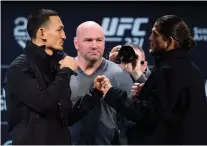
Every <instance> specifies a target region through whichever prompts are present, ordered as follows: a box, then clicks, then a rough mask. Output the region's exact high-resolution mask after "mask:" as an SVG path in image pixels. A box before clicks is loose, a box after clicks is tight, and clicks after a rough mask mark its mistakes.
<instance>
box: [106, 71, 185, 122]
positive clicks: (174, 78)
mask: <svg viewBox="0 0 207 146" xmlns="http://www.w3.org/2000/svg"><path fill="white" fill-rule="evenodd" d="M181 77H182V76H181ZM181 77H180V76H179V74H178V73H174V72H173V71H171V72H170V73H169V71H167V72H162V73H160V78H159V80H158V81H156V90H155V91H153V89H152V90H151V91H149V92H150V94H148V95H149V97H142V95H144V94H140V95H139V97H138V100H137V101H136V102H134V101H132V100H131V99H130V98H127V94H126V92H124V91H122V90H120V89H116V88H113V87H112V88H111V89H110V90H109V91H108V92H107V94H106V95H105V98H104V99H105V101H106V103H108V104H109V105H110V106H112V107H113V108H114V109H115V110H117V111H119V112H120V113H121V114H123V115H124V116H125V117H126V118H128V119H129V120H132V121H135V122H141V121H140V120H142V121H148V122H153V121H154V120H157V119H158V118H159V117H162V120H163V121H165V122H167V123H169V122H174V123H175V122H180V121H181V119H182V117H184V115H185V114H186V110H187V92H188V91H187V90H186V89H185V88H183V85H182V83H181V82H180V81H181ZM155 94H156V95H155ZM153 96H156V98H157V99H156V98H154V97H153ZM140 99H141V100H140ZM175 109H176V110H177V112H175V111H174V110H175Z"/></svg>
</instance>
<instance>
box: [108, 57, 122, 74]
mask: <svg viewBox="0 0 207 146" xmlns="http://www.w3.org/2000/svg"><path fill="white" fill-rule="evenodd" d="M106 61H107V62H108V66H107V69H108V70H110V71H112V72H115V73H122V72H124V70H123V69H122V68H121V67H120V66H119V65H118V64H116V63H114V62H112V61H110V60H106Z"/></svg>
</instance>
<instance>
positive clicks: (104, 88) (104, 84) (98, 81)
mask: <svg viewBox="0 0 207 146" xmlns="http://www.w3.org/2000/svg"><path fill="white" fill-rule="evenodd" d="M111 87H112V85H111V83H110V81H109V79H108V78H107V77H106V76H104V75H102V76H97V77H96V78H95V79H94V88H96V89H97V90H99V91H100V92H102V93H103V95H104V96H105V95H106V93H107V92H108V90H109V89H110V88H111Z"/></svg>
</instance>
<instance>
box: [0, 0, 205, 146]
mask: <svg viewBox="0 0 207 146" xmlns="http://www.w3.org/2000/svg"><path fill="white" fill-rule="evenodd" d="M1 6H2V13H1V14H2V17H1V18H2V19H1V22H2V23H1V33H2V34H1V36H2V38H1V49H2V50H1V54H2V60H1V82H2V81H3V79H4V76H5V73H6V70H7V67H8V65H9V64H10V63H11V61H12V60H13V59H14V58H16V57H17V56H18V55H20V54H21V53H22V52H23V48H24V46H25V41H26V40H28V39H29V38H28V35H27V32H26V25H27V16H28V15H29V14H30V12H31V11H32V10H35V9H39V8H49V9H53V10H56V11H57V12H58V13H59V14H60V17H61V18H62V21H63V24H64V25H65V32H66V36H67V40H66V42H65V51H66V52H67V53H68V54H69V55H71V56H76V51H75V48H74V45H73V37H74V36H75V31H76V27H77V26H78V25H79V24H80V23H82V22H84V21H88V20H93V21H96V22H97V23H99V24H100V25H101V26H102V27H103V28H104V31H105V36H106V49H105V55H107V54H108V52H109V51H110V50H111V48H112V47H113V46H115V45H118V44H125V43H126V42H129V43H130V42H131V43H136V44H138V45H140V46H141V47H142V48H143V49H144V51H145V53H146V57H147V60H148V62H149V65H153V64H154V63H153V59H152V57H151V56H150V55H149V53H148V48H149V41H148V38H149V35H150V33H151V28H152V26H153V24H154V22H155V20H156V19H157V18H158V17H160V16H162V15H166V14H174V15H179V16H180V17H182V18H183V19H184V20H185V21H186V23H187V24H188V26H189V27H190V29H191V31H192V32H193V33H194V35H195V39H196V41H197V47H196V48H195V49H194V50H193V51H192V59H193V61H194V62H195V63H196V64H197V65H198V67H199V68H200V69H201V71H202V73H203V74H204V77H205V79H207V66H206V63H207V57H206V54H207V19H206V12H205V11H206V9H207V2H38V1H37V2H2V5H1ZM5 96H6V95H5V91H4V89H3V88H1V129H2V131H1V132H2V133H1V139H2V140H1V144H5V145H7V144H11V141H10V137H9V135H8V132H7V130H8V127H7V122H6V121H7V118H6V117H7V115H6V104H5Z"/></svg>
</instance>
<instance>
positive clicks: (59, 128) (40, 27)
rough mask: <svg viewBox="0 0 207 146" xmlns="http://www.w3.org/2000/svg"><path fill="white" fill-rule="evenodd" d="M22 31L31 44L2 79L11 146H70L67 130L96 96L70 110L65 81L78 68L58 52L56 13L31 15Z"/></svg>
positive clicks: (61, 30)
mask: <svg viewBox="0 0 207 146" xmlns="http://www.w3.org/2000/svg"><path fill="white" fill-rule="evenodd" d="M27 30H28V33H29V35H30V37H31V42H28V43H27V45H26V48H25V52H24V54H22V55H20V56H19V57H17V58H16V59H15V60H14V61H13V62H12V63H11V65H10V67H9V68H8V71H7V75H6V78H5V84H6V102H7V109H8V124H9V132H10V134H11V137H12V142H13V144H18V145H22V144H26V145H34V144H41V145H48V144H57V145H59V144H64V145H67V144H71V140H70V133H69V130H68V126H69V125H72V124H73V123H75V122H76V121H77V120H79V119H80V118H81V117H83V116H84V115H86V113H87V112H88V111H89V110H90V109H91V108H92V107H93V105H95V104H96V102H98V101H99V99H100V98H99V94H98V92H96V90H91V94H86V95H85V96H84V97H83V98H81V99H80V100H79V101H78V102H77V104H76V105H74V107H72V102H71V99H70V95H71V90H70V86H69V82H70V77H71V75H74V74H76V73H75V72H74V71H76V69H77V66H78V65H77V63H76V61H75V60H74V59H73V58H72V57H69V56H67V55H66V54H65V53H64V52H63V43H64V40H65V39H66V36H65V32H64V26H63V24H62V22H61V19H60V17H59V16H58V14H57V12H55V11H53V10H48V9H41V10H38V11H36V12H33V13H32V14H31V15H30V16H29V18H28V25H27ZM92 96H93V97H92Z"/></svg>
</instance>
